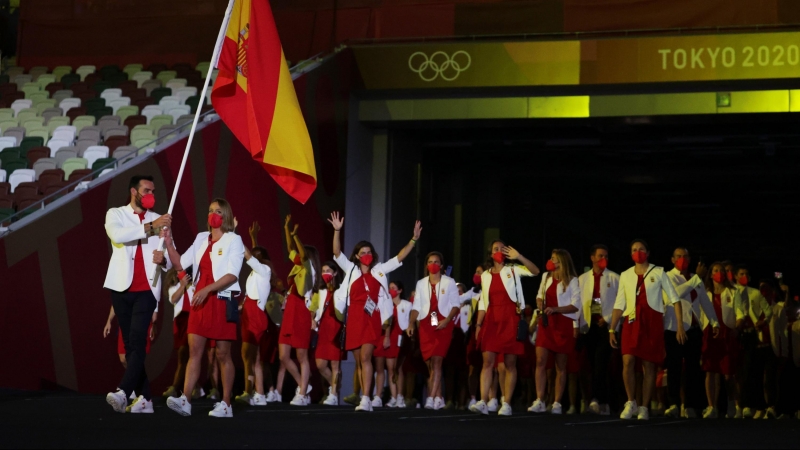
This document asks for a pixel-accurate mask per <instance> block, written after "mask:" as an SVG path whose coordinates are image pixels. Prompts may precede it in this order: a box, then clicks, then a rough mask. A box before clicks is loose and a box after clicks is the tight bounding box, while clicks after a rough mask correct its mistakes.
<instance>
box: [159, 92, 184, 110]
mask: <svg viewBox="0 0 800 450" xmlns="http://www.w3.org/2000/svg"><path fill="white" fill-rule="evenodd" d="M180 104H181V98H180V97H178V96H176V95H165V96H164V97H161V100H159V101H158V106H160V107H161V108H162V109H163V110H164V111H166V110H167V109H168V108H170V107H172V106H178V105H180Z"/></svg>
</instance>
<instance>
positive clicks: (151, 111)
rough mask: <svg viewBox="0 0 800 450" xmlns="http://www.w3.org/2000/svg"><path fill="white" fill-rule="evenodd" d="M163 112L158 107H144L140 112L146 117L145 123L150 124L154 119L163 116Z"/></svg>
mask: <svg viewBox="0 0 800 450" xmlns="http://www.w3.org/2000/svg"><path fill="white" fill-rule="evenodd" d="M163 114H164V111H163V110H162V109H161V107H160V106H156V105H150V106H146V107H145V108H144V110H142V115H143V116H145V117H147V123H150V122H151V121H152V120H153V118H154V117H157V116H160V115H163Z"/></svg>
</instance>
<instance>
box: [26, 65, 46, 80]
mask: <svg viewBox="0 0 800 450" xmlns="http://www.w3.org/2000/svg"><path fill="white" fill-rule="evenodd" d="M28 73H29V74H30V76H31V78H32V79H33V80H36V79H38V78H39V77H40V76H41V75H44V74H46V73H47V67H46V66H33V67H31V68H30V69H28Z"/></svg>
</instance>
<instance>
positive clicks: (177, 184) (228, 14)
mask: <svg viewBox="0 0 800 450" xmlns="http://www.w3.org/2000/svg"><path fill="white" fill-rule="evenodd" d="M235 2H236V0H228V9H226V10H225V17H224V18H223V19H222V26H221V27H220V29H219V34H218V35H217V43H216V45H214V53H213V55H212V57H211V64H209V66H208V73H207V74H206V79H205V83H203V90H202V92H201V93H200V101H199V102H198V103H197V108H196V110H195V112H194V120H192V128H191V130H190V131H189V139H188V140H187V141H186V149H185V150H184V151H183V160H181V168H180V169H179V170H178V177H177V178H176V179H175V188H174V189H173V191H172V199H171V200H170V202H169V209H168V210H167V214H170V215H172V210H173V209H174V208H175V200H177V198H178V189H179V188H180V187H181V180H182V179H183V170H184V169H185V168H186V161H187V160H188V159H189V150H190V149H191V148H192V141H193V140H194V132H195V130H196V129H197V122H198V121H199V120H200V112H201V111H202V110H203V106H204V105H205V104H206V92H207V91H208V83H209V82H210V81H211V74H212V73H213V71H214V69H215V68H216V67H217V63H218V61H219V54H220V52H221V51H222V43H223V42H224V41H225V32H226V31H227V30H228V22H229V21H230V19H231V11H233V4H234V3H235ZM158 248H159V249H160V250H161V251H163V250H164V238H161V239H160V240H159V241H158ZM160 274H161V271H160V270H157V271H156V274H155V276H154V277H153V286H154V287H155V286H156V285H157V284H158V280H159V278H160Z"/></svg>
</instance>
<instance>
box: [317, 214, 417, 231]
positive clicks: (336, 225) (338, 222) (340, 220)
mask: <svg viewBox="0 0 800 450" xmlns="http://www.w3.org/2000/svg"><path fill="white" fill-rule="evenodd" d="M328 222H330V223H331V225H333V229H334V230H336V231H339V230H341V229H342V226H344V217H339V212H338V211H334V212H332V213H331V218H330V219H328ZM417 223H419V222H417ZM421 230H422V229H421V228H420V231H421Z"/></svg>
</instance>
